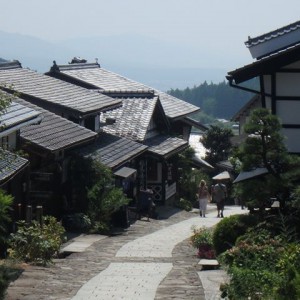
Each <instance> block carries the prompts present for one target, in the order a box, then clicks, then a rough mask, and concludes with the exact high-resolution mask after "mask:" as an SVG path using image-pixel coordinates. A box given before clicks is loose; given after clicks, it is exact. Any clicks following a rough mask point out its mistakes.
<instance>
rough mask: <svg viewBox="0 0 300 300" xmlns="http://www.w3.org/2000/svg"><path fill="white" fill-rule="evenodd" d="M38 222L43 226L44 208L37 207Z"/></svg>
mask: <svg viewBox="0 0 300 300" xmlns="http://www.w3.org/2000/svg"><path fill="white" fill-rule="evenodd" d="M36 220H37V221H38V222H39V223H40V225H41V226H43V206H37V207H36Z"/></svg>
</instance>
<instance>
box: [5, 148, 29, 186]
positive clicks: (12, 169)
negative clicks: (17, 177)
mask: <svg viewBox="0 0 300 300" xmlns="http://www.w3.org/2000/svg"><path fill="white" fill-rule="evenodd" d="M28 164H29V162H28V160H27V159H25V158H23V157H20V156H18V155H16V154H14V153H11V152H9V151H6V150H3V149H1V148H0V184H3V183H4V182H5V181H7V180H9V178H11V176H13V175H14V174H15V173H17V172H18V171H20V170H22V169H23V168H24V167H26V166H27V165H28Z"/></svg>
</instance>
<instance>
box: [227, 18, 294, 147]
mask: <svg viewBox="0 0 300 300" xmlns="http://www.w3.org/2000/svg"><path fill="white" fill-rule="evenodd" d="M245 44H246V46H247V47H248V48H249V50H250V52H251V54H252V57H253V58H254V59H255V61H254V62H252V63H250V64H248V65H246V66H243V67H241V68H238V69H236V70H234V71H231V72H228V75H227V79H228V80H229V83H230V84H231V86H233V87H235V88H240V89H243V90H247V91H250V92H253V93H256V94H258V95H259V97H255V98H253V99H252V100H251V101H250V103H249V105H247V106H246V107H245V108H244V109H243V110H241V111H240V112H239V113H238V115H237V116H236V119H238V120H239V121H240V123H241V126H240V127H241V129H242V128H243V124H244V122H245V121H246V119H247V115H248V112H249V108H251V107H264V108H268V109H269V110H270V111H271V112H272V113H273V114H275V115H277V116H278V117H279V119H280V120H281V122H282V134H283V135H284V136H285V137H286V139H285V143H286V146H287V149H288V151H289V152H290V153H300V139H299V136H300V119H299V114H300V84H299V83H300V21H297V22H295V23H292V24H289V25H287V26H284V27H282V28H279V29H276V30H274V31H271V32H268V33H266V34H263V35H260V36H258V37H255V38H250V37H249V38H248V40H247V41H246V42H245ZM253 78H258V80H259V87H258V89H257V90H254V89H249V88H247V87H245V84H244V85H242V83H245V82H247V81H248V80H250V79H253Z"/></svg>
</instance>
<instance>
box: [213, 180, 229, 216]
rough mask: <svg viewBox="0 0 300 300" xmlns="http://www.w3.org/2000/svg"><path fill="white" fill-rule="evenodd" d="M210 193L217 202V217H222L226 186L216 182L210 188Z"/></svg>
mask: <svg viewBox="0 0 300 300" xmlns="http://www.w3.org/2000/svg"><path fill="white" fill-rule="evenodd" d="M212 193H213V196H214V200H215V202H216V204H217V210H218V215H217V217H218V218H223V217H224V215H223V211H224V206H225V199H226V196H227V188H226V185H225V184H223V183H221V182H218V183H217V184H215V185H214V186H213V188H212Z"/></svg>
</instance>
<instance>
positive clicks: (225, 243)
mask: <svg viewBox="0 0 300 300" xmlns="http://www.w3.org/2000/svg"><path fill="white" fill-rule="evenodd" d="M257 222H258V217H257V216H254V215H234V216H230V217H226V218H224V219H223V220H221V221H220V222H219V223H218V224H217V225H216V228H215V230H214V232H213V245H214V249H215V251H216V254H217V255H219V254H221V253H223V252H225V251H226V250H228V249H230V248H231V247H233V246H234V244H235V242H236V240H237V238H238V237H239V236H241V235H243V234H244V233H245V232H246V231H247V229H248V228H249V227H252V226H254V225H256V224H257Z"/></svg>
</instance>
